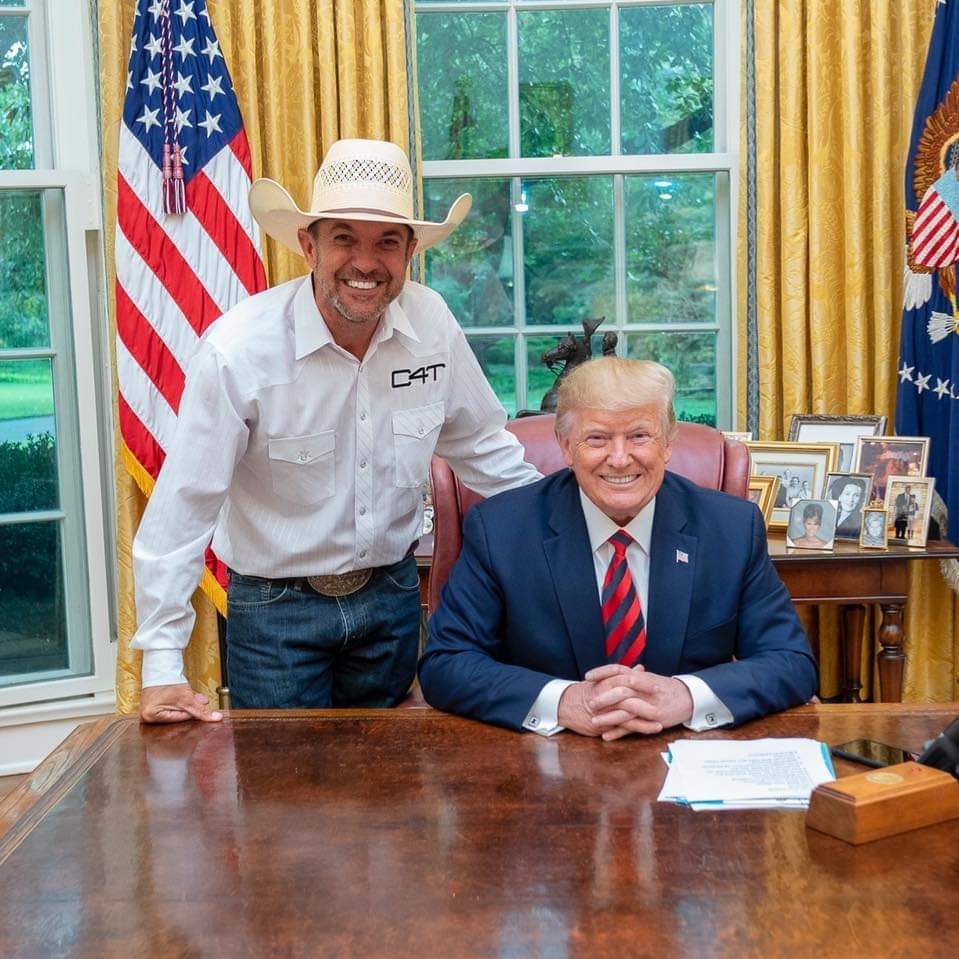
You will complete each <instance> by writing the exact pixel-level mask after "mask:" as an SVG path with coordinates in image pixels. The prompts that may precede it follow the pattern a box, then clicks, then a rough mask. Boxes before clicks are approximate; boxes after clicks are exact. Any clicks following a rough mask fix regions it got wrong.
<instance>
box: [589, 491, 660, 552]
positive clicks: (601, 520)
mask: <svg viewBox="0 0 959 959" xmlns="http://www.w3.org/2000/svg"><path fill="white" fill-rule="evenodd" d="M579 501H580V503H582V506H583V516H584V517H585V519H586V531H587V533H588V534H589V548H590V552H593V553H595V552H596V550H598V549H599V548H600V547H601V546H604V545H605V544H606V541H607V540H608V539H609V538H610V536H612V535H613V533H615V532H616V530H618V529H624V530H626V532H627V533H629V535H630V536H632V537H633V539H634V540H636V543H637V545H638V546H639V547H640V548H641V549H642V550H643V552H644V553H645V554H646V555H647V556H649V546H650V543H651V542H652V538H653V516H654V515H655V513H656V497H655V496H654V497H653V498H652V499H651V500H650V501H649V502H648V503H647V504H646V505H645V506H644V507H643V508H642V509H641V510H640V511H639V513H638V515H636V516H634V517H633V518H632V520H630V521H629V522H628V523H627V524H626V525H625V526H622V527H620V526H619V525H617V524H616V523H615V522H613V520H611V519H610V518H609V517H608V516H607V515H606V514H605V513H604V512H603V511H602V510H601V509H600V508H599V507H598V506H597V505H596V504H595V503H594V502H593V501H592V500H591V499H590V498H589V497H588V496H587V495H586V494H585V493H584V492H583V491H582V489H581V490H580V491H579Z"/></svg>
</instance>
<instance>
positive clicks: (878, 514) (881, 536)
mask: <svg viewBox="0 0 959 959" xmlns="http://www.w3.org/2000/svg"><path fill="white" fill-rule="evenodd" d="M859 545H860V546H862V547H863V548H864V549H885V548H886V510H885V508H883V509H879V507H877V506H871V507H868V508H867V509H864V510H863V511H862V535H861V536H860V537H859Z"/></svg>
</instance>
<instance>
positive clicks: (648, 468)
mask: <svg viewBox="0 0 959 959" xmlns="http://www.w3.org/2000/svg"><path fill="white" fill-rule="evenodd" d="M662 419H663V417H662V411H661V410H660V408H659V407H658V406H657V405H656V404H655V403H651V404H649V405H647V406H640V407H635V408H633V409H628V410H598V409H590V408H587V409H581V410H579V411H578V412H577V413H576V414H575V416H574V417H573V422H572V426H571V428H570V430H569V433H568V435H566V436H563V435H559V436H557V439H558V440H559V445H560V449H561V450H562V451H563V457H564V459H565V460H566V465H567V466H569V467H570V468H571V469H572V471H573V472H574V473H575V474H576V482H577V483H579V487H580V489H581V490H582V491H583V492H584V493H585V494H586V496H588V497H589V499H590V500H592V502H593V503H595V504H596V506H598V507H599V508H600V509H601V510H602V511H603V512H604V513H605V514H606V515H607V516H608V517H609V518H610V519H612V520H613V522H615V523H617V524H618V525H620V526H625V525H626V524H627V523H628V522H629V521H630V520H632V519H633V518H635V517H636V515H637V514H638V513H639V512H640V510H642V509H643V507H644V506H646V504H647V503H648V502H649V501H650V500H651V499H652V498H653V497H654V496H655V495H656V493H657V492H658V490H659V487H660V486H662V483H663V475H664V473H665V471H666V464H667V463H668V462H669V458H670V456H672V452H673V451H672V447H671V446H670V445H669V443H668V442H667V441H666V440H665V439H664V438H663V434H662Z"/></svg>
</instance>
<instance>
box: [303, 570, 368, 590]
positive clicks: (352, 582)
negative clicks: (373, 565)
mask: <svg viewBox="0 0 959 959" xmlns="http://www.w3.org/2000/svg"><path fill="white" fill-rule="evenodd" d="M372 576H373V570H372V569H355V570H353V572H352V573H339V574H336V573H334V574H331V575H329V576H307V577H306V581H307V582H308V583H309V584H310V587H311V588H312V589H314V590H315V591H316V592H318V593H319V594H320V595H321V596H350V595H351V594H353V593H356V592H359V591H360V590H361V589H362V588H363V587H364V586H365V585H366V584H367V583H368V582H369V581H370V579H371V578H372Z"/></svg>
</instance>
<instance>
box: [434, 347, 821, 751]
mask: <svg viewBox="0 0 959 959" xmlns="http://www.w3.org/2000/svg"><path fill="white" fill-rule="evenodd" d="M674 389H675V384H674V381H673V376H672V374H671V373H670V372H669V370H667V369H666V368H665V367H662V366H660V365H659V364H658V363H651V362H647V361H642V360H627V359H620V358H618V357H604V358H603V359H595V360H592V361H590V362H589V363H584V364H583V365H582V366H580V367H577V368H576V370H575V371H574V372H572V373H571V374H570V375H569V376H568V377H566V379H564V381H563V384H562V386H561V387H560V390H559V395H558V397H557V407H556V434H557V439H558V441H559V446H560V449H561V450H562V452H563V456H564V458H565V460H566V463H567V465H568V466H569V469H566V470H560V471H559V472H558V473H554V474H553V475H552V476H548V477H546V479H544V480H542V481H541V482H539V483H536V484H534V485H532V486H528V487H526V488H524V489H521V490H515V491H514V492H511V493H506V494H504V495H503V496H498V497H496V498H495V499H492V500H488V501H487V502H485V503H480V504H478V505H477V506H474V507H473V508H472V509H471V510H470V511H469V512H468V513H467V514H466V519H465V522H464V524H463V551H462V553H461V554H460V558H459V559H458V560H457V562H456V565H455V566H454V567H453V570H452V572H451V573H450V577H449V581H448V582H447V584H446V587H445V588H444V590H443V595H442V600H441V602H440V605H439V608H438V609H437V610H436V612H435V613H434V614H433V616H432V618H431V619H430V624H429V640H428V642H427V644H426V650H425V652H424V654H423V659H422V662H421V663H420V683H421V685H422V688H423V695H424V696H425V697H426V701H427V702H428V703H430V705H432V706H435V707H436V708H437V709H445V710H447V711H449V712H453V713H460V714H461V715H464V716H470V717H472V718H474V719H479V720H482V721H484V722H489V723H496V724H497V725H501V726H507V727H509V728H511V729H515V730H521V729H526V730H531V731H533V732H536V733H540V734H542V735H551V734H552V733H554V732H557V731H559V730H561V729H570V730H572V731H573V732H577V733H581V734H583V735H587V736H600V735H601V736H602V737H603V738H604V739H617V738H619V737H621V736H625V735H628V734H629V733H647V734H649V733H658V732H660V731H661V730H663V729H666V728H668V727H670V726H675V725H678V724H680V723H684V724H686V725H688V726H690V727H691V728H693V729H710V728H714V727H716V726H723V725H727V724H729V723H736V724H738V723H743V722H746V721H747V720H749V719H755V718H756V717H759V716H765V715H766V714H767V713H771V712H776V711H777V710H781V709H786V708H788V707H789V706H796V705H799V704H800V703H803V702H806V700H808V699H809V698H810V696H812V695H813V693H814V692H815V691H816V681H817V677H816V662H815V660H814V659H813V656H812V652H811V651H810V649H809V643H808V642H807V641H806V637H805V635H804V633H803V630H802V626H801V625H800V623H799V619H798V617H797V616H796V611H795V609H794V608H793V605H792V602H791V601H790V599H789V594H788V593H787V592H786V588H785V586H783V584H782V581H781V580H780V579H779V576H778V575H777V574H776V571H775V569H774V568H773V565H772V562H771V561H770V559H769V553H768V550H767V547H766V531H765V527H764V524H763V518H762V516H761V515H760V513H759V511H758V510H757V509H756V507H755V506H754V505H753V504H752V503H749V502H747V501H746V500H743V499H739V498H738V497H734V496H728V495H726V494H725V493H720V492H717V491H715V490H706V489H702V488H700V487H698V486H696V485H695V484H694V483H691V482H690V481H689V480H686V479H683V478H682V477H680V476H676V475H675V474H673V473H668V472H666V464H667V463H668V462H669V458H670V456H671V454H672V445H671V444H672V439H673V434H674V432H675V429H676V417H675V413H674V411H673V393H674Z"/></svg>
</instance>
